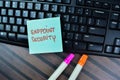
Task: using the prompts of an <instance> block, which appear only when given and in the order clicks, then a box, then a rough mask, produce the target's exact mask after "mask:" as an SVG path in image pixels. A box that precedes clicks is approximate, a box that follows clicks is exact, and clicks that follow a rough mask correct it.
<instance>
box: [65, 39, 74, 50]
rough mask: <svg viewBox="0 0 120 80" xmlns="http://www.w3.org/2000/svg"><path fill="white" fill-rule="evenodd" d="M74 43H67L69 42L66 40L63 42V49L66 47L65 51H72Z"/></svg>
mask: <svg viewBox="0 0 120 80" xmlns="http://www.w3.org/2000/svg"><path fill="white" fill-rule="evenodd" d="M72 45H73V44H72V41H67V40H65V41H64V42H63V47H64V49H65V50H66V49H67V50H71V49H72Z"/></svg>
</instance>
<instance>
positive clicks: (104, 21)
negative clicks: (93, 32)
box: [96, 19, 107, 27]
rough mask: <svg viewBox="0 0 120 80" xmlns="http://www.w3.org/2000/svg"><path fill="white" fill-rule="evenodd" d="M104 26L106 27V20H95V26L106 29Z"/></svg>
mask: <svg viewBox="0 0 120 80" xmlns="http://www.w3.org/2000/svg"><path fill="white" fill-rule="evenodd" d="M106 25H107V21H106V20H102V19H97V20H96V26H99V27H106Z"/></svg>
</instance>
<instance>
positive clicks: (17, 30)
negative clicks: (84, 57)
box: [0, 0, 120, 57]
mask: <svg viewBox="0 0 120 80" xmlns="http://www.w3.org/2000/svg"><path fill="white" fill-rule="evenodd" d="M58 16H60V17H61V24H62V27H61V28H62V34H63V35H62V36H63V47H64V52H74V53H88V54H96V55H103V56H111V57H120V1H119V0H0V42H5V43H10V44H15V45H20V46H26V47H27V46H28V40H27V27H26V21H27V20H33V19H43V18H50V17H58Z"/></svg>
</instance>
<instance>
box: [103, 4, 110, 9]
mask: <svg viewBox="0 0 120 80" xmlns="http://www.w3.org/2000/svg"><path fill="white" fill-rule="evenodd" d="M110 6H111V5H110V4H109V3H103V8H105V9H109V8H110Z"/></svg>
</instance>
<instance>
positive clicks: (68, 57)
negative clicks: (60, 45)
mask: <svg viewBox="0 0 120 80" xmlns="http://www.w3.org/2000/svg"><path fill="white" fill-rule="evenodd" d="M74 56H75V55H74V54H73V53H70V54H69V55H68V56H67V57H66V58H65V60H64V62H65V63H66V64H70V62H71V61H72V59H73V58H74Z"/></svg>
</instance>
